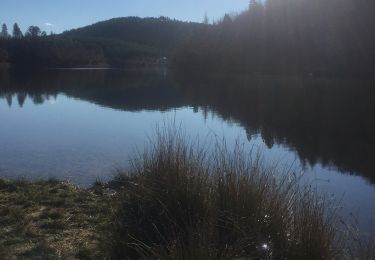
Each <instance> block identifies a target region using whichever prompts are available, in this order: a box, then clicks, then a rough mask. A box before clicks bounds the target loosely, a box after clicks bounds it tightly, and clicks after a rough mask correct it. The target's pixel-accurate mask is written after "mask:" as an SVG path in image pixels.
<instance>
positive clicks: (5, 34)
mask: <svg viewBox="0 0 375 260" xmlns="http://www.w3.org/2000/svg"><path fill="white" fill-rule="evenodd" d="M0 37H1V38H3V39H7V38H8V37H9V34H8V27H7V25H6V24H5V23H4V24H3V27H2V29H1V33H0Z"/></svg>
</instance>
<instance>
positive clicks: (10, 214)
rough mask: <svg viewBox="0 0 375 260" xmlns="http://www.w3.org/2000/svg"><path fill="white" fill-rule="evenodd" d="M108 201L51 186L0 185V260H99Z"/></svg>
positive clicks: (55, 184)
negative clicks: (0, 259) (85, 259)
mask: <svg viewBox="0 0 375 260" xmlns="http://www.w3.org/2000/svg"><path fill="white" fill-rule="evenodd" d="M108 201H109V198H108V196H106V195H104V194H101V195H97V194H95V193H94V192H93V191H92V190H88V189H82V188H78V187H75V186H74V185H71V184H67V183H62V182H58V181H56V180H49V181H35V182H27V181H23V180H16V181H8V180H5V179H0V225H1V228H0V255H1V257H3V258H2V259H24V258H25V259H57V258H58V259H82V258H83V257H86V258H87V257H88V258H90V259H102V258H103V252H105V251H104V250H103V249H102V248H100V247H101V239H103V237H104V235H105V232H106V231H105V225H106V223H107V221H108V216H109V214H108V210H109V209H110V208H109V207H108Z"/></svg>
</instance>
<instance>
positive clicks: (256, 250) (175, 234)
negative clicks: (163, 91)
mask: <svg viewBox="0 0 375 260" xmlns="http://www.w3.org/2000/svg"><path fill="white" fill-rule="evenodd" d="M110 185H112V187H115V189H116V190H117V191H118V194H117V197H118V203H117V209H116V210H115V212H116V214H115V216H114V222H113V233H112V236H113V237H112V249H111V254H112V257H113V258H115V259H123V258H125V259H333V258H335V257H336V256H337V255H338V254H339V249H338V247H337V240H338V238H337V237H336V232H335V222H336V220H337V219H336V217H335V216H336V215H335V213H334V212H332V211H330V210H329V209H330V207H329V206H327V205H326V203H325V201H324V200H323V199H321V198H319V197H318V196H317V195H316V194H315V193H314V190H313V189H311V188H310V187H302V186H301V185H299V180H298V177H296V176H295V175H293V174H290V173H283V172H279V170H278V169H277V167H273V166H267V165H265V164H264V163H263V162H262V160H261V157H260V156H248V153H246V152H244V149H243V148H241V146H240V145H237V146H236V147H235V148H234V150H232V151H229V149H228V148H227V147H226V146H225V145H221V144H220V145H215V147H214V148H213V149H211V148H210V149H204V148H199V147H198V146H197V145H196V144H195V143H194V142H189V141H188V140H187V139H186V138H185V137H184V135H183V134H182V133H181V132H180V131H173V130H172V131H171V130H163V131H158V132H157V134H156V141H155V142H153V143H152V145H151V146H150V148H149V149H147V150H146V151H145V152H144V153H142V154H140V155H139V156H138V158H136V159H135V160H134V161H133V163H132V166H131V167H130V169H129V170H128V171H126V172H123V173H119V174H118V175H117V176H116V177H115V178H114V180H113V181H112V182H111V183H110Z"/></svg>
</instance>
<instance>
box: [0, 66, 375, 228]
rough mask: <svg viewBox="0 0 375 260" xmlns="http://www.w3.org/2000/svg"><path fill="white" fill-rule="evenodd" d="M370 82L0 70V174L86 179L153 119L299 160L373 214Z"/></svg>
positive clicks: (123, 153) (373, 94)
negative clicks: (174, 123) (173, 122)
mask: <svg viewBox="0 0 375 260" xmlns="http://www.w3.org/2000/svg"><path fill="white" fill-rule="evenodd" d="M371 83H372V82H371V81H370V80H359V79H348V78H345V79H336V78H313V77H275V76H273V77H270V76H245V75H226V76H220V75H212V76H207V77H201V76H200V77H196V78H184V77H181V76H176V75H175V76H174V77H173V79H172V77H171V76H170V73H169V72H167V71H165V70H162V69H160V70H152V71H151V70H148V71H147V70H134V71H121V70H93V71H90V70H71V71H69V70H46V71H39V72H27V73H26V72H16V71H11V72H0V120H1V122H0V176H5V177H8V178H14V177H17V176H23V177H26V178H31V179H38V178H46V177H56V178H58V179H63V180H69V181H71V182H73V183H76V184H83V185H88V184H90V183H92V182H93V181H94V180H95V179H97V178H100V179H104V180H105V179H108V178H110V177H111V176H112V174H113V172H114V171H115V170H116V169H118V168H124V167H126V166H127V165H128V160H129V158H130V157H131V156H133V155H134V152H135V151H136V149H137V148H139V149H142V147H144V146H145V145H148V143H149V141H150V140H149V138H150V136H152V134H153V133H154V129H155V127H156V125H159V126H161V125H163V124H165V123H166V122H170V121H175V122H177V123H178V124H180V123H181V124H182V126H183V128H184V129H185V130H184V131H185V132H186V134H187V135H188V136H190V137H193V138H199V139H200V140H202V141H205V140H206V139H207V138H208V136H211V137H212V136H216V137H217V138H222V137H224V138H225V139H226V142H227V143H228V145H229V146H231V145H233V144H234V142H235V141H236V140H237V141H238V140H239V141H240V142H244V143H246V145H247V147H253V148H256V150H260V151H262V153H263V155H264V158H265V159H266V160H269V161H270V162H279V163H280V165H282V166H285V167H287V166H288V165H293V168H294V169H296V170H295V171H296V172H297V173H298V174H299V173H300V172H304V176H305V179H306V180H307V181H309V183H311V184H312V185H316V187H317V188H318V190H319V191H320V192H322V193H324V194H328V195H334V196H335V198H336V199H341V198H343V200H342V206H343V207H344V208H343V210H342V212H343V213H342V214H343V215H348V214H349V213H350V212H353V213H354V214H358V215H359V216H360V220H361V223H364V225H366V224H365V223H367V220H369V219H370V218H373V217H375V186H374V185H375V114H374V112H375V88H374V87H373V86H372V84H371Z"/></svg>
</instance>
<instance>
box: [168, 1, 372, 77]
mask: <svg viewBox="0 0 375 260" xmlns="http://www.w3.org/2000/svg"><path fill="white" fill-rule="evenodd" d="M374 14H375V1H372V0H356V1H352V0H266V1H260V0H251V1H250V6H249V9H248V10H246V11H244V12H243V13H241V14H238V15H225V16H224V18H223V19H221V20H220V21H219V22H217V23H216V24H215V25H214V26H208V27H206V28H204V30H202V31H200V33H197V34H195V35H194V36H193V37H192V38H191V39H190V40H189V41H187V42H186V43H185V44H184V45H183V46H181V48H180V50H179V51H178V53H177V55H176V59H175V61H176V64H177V65H179V67H182V68H183V69H184V70H186V69H187V68H190V69H193V70H200V71H205V72H207V71H215V70H236V71H238V70H240V71H257V72H266V73H267V72H270V73H280V74H283V73H306V74H346V75H348V74H350V73H353V74H357V73H365V74H371V73H372V70H373V69H374V66H375V48H374V46H375V15H374Z"/></svg>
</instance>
